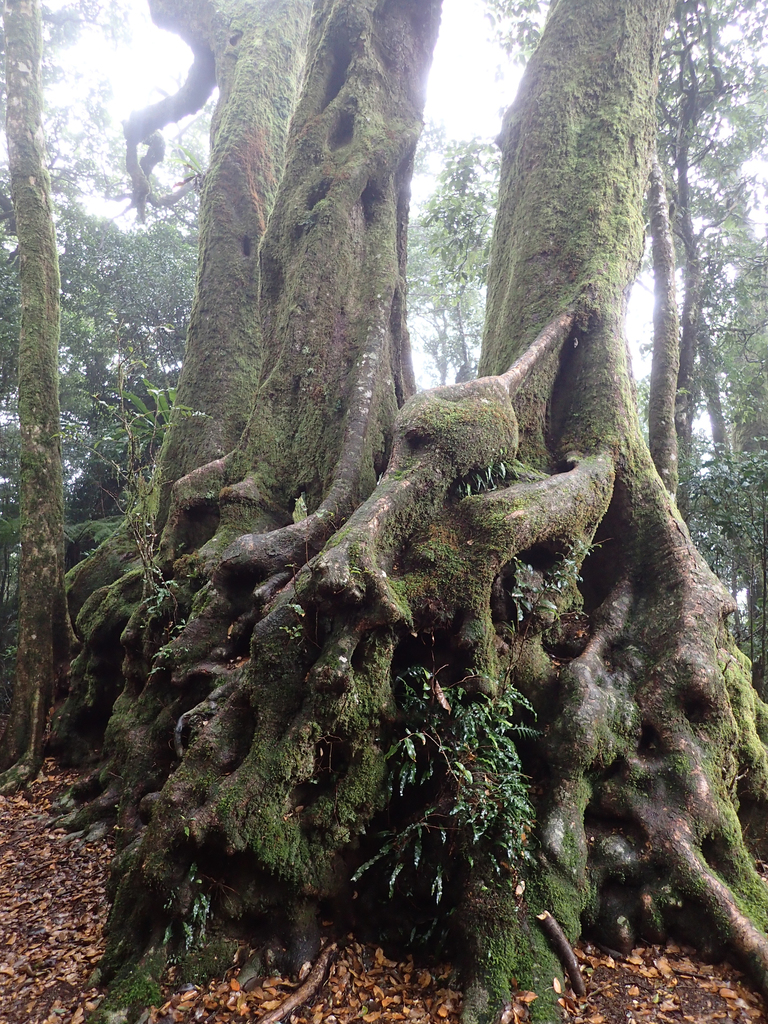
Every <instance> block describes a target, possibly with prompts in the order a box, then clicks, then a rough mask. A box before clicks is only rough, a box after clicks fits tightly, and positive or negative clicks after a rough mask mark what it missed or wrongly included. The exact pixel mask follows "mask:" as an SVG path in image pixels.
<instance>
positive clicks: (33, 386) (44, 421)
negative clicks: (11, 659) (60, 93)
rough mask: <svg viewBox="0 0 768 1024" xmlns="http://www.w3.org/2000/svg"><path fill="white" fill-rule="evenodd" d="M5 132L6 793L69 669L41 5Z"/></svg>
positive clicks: (11, 37) (29, 3)
mask: <svg viewBox="0 0 768 1024" xmlns="http://www.w3.org/2000/svg"><path fill="white" fill-rule="evenodd" d="M3 25H4V29H5V66H6V90H7V115H6V132H7V138H8V156H9V167H10V172H11V193H12V196H13V205H14V214H15V218H16V232H17V236H18V240H19V268H20V271H19V272H20V278H21V334H20V340H19V431H20V436H21V476H20V480H21V483H20V493H19V498H20V508H21V562H20V566H19V642H18V656H17V661H16V679H15V685H14V693H13V703H12V706H11V714H10V719H9V721H8V725H7V727H6V730H5V733H4V735H3V737H2V748H1V749H0V771H2V774H0V792H10V791H13V790H14V789H15V788H17V787H18V786H19V785H22V784H24V783H26V782H28V781H29V780H30V779H32V778H34V777H35V775H36V774H37V772H38V770H39V768H40V765H41V764H42V759H43V744H44V739H45V729H46V723H47V719H48V713H49V712H50V710H51V707H52V705H53V697H54V690H55V684H56V679H57V676H59V675H60V674H61V673H62V672H63V671H64V670H65V668H66V664H67V660H68V653H69V635H70V627H69V619H68V617H67V610H66V600H65V595H64V532H63V530H64V523H63V490H62V467H61V440H60V425H59V391H58V388H59V380H58V346H59V263H58V255H57V251H56V238H55V234H54V228H53V217H52V211H51V200H50V181H49V177H48V168H47V163H46V154H45V142H44V136H43V121H42V83H41V60H42V29H41V15H40V5H39V3H38V2H37V0H8V2H7V3H6V4H5V8H4V12H3Z"/></svg>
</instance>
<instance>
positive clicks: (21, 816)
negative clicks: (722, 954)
mask: <svg viewBox="0 0 768 1024" xmlns="http://www.w3.org/2000/svg"><path fill="white" fill-rule="evenodd" d="M77 778H78V776H77V775H76V774H74V773H66V772H62V771H60V770H58V769H57V768H56V766H55V764H54V763H53V762H50V761H49V762H46V765H45V767H44V770H43V772H42V773H41V775H40V777H39V778H38V779H37V780H36V781H35V783H34V784H33V785H32V787H31V789H30V790H29V791H28V792H27V793H26V794H20V795H17V796H14V797H7V798H5V799H3V798H0V1024H54V1022H55V1024H84V1022H85V1021H86V1020H87V1018H88V1016H89V1014H90V1013H91V1012H92V1011H93V1010H95V1009H96V1008H97V1007H98V1005H99V1003H100V1002H101V1000H102V999H103V992H102V991H101V990H99V989H98V988H93V987H89V986H88V981H89V979H90V977H91V974H92V972H93V969H94V967H95V966H96V964H97V963H98V961H99V958H100V956H101V954H102V952H103V948H104V942H103V937H102V927H103V924H104V922H105V920H106V915H107V910H108V907H107V903H106V896H105V883H106V878H107V873H108V867H109V859H110V857H111V853H112V843H111V840H110V838H109V837H108V836H104V835H99V831H100V830H99V829H95V830H93V831H92V832H90V833H88V834H78V835H74V836H73V835H68V834H66V833H65V832H64V831H63V830H61V829H56V828H55V827H54V825H52V824H51V823H50V822H49V818H50V810H51V803H52V800H53V798H54V796H55V794H56V793H58V792H59V791H60V790H61V789H62V788H64V787H65V786H68V785H71V784H72V783H73V782H75V781H76V779H77ZM341 947H342V948H340V949H339V951H338V954H337V956H336V958H335V960H334V962H333V963H332V965H331V968H330V971H329V974H328V979H327V981H326V983H325V985H324V986H323V987H322V988H321V989H320V991H319V992H318V993H317V995H316V996H315V997H314V999H312V1000H310V1001H309V1003H308V1004H307V1005H304V1006H300V1007H296V1008H295V1009H294V1010H293V1012H291V1013H290V1015H289V1016H288V1017H287V1018H286V1021H287V1022H289V1024H351V1022H353V1021H354V1022H364V1021H365V1022H369V1024H374V1022H375V1021H380V1022H381V1024H388V1022H390V1021H391V1022H393V1024H394V1022H397V1021H410V1022H414V1024H458V1022H459V1019H460V1013H461V995H460V993H459V991H458V990H457V988H456V983H455V978H454V976H453V972H452V970H451V968H450V966H449V965H438V966H435V965H430V966H423V965H419V964H417V963H415V962H414V960H413V958H412V957H408V958H406V959H405V960H402V961H396V960H392V959H389V958H388V957H387V956H386V954H385V953H384V951H383V949H381V948H377V947H373V946H363V945H361V944H359V943H357V942H355V941H354V939H353V938H352V937H351V936H350V937H349V938H348V939H347V940H345V942H344V943H341ZM247 952H248V951H247V950H241V954H243V953H244V954H245V955H246V956H247ZM576 956H577V958H578V960H579V964H580V967H581V970H582V973H583V975H584V977H585V982H586V986H587V995H586V997H585V998H583V999H579V998H577V997H575V996H574V994H573V992H572V991H571V989H570V987H569V986H567V985H566V983H565V981H564V980H563V978H562V976H560V977H555V978H553V979H552V983H551V984H552V989H553V990H554V995H555V997H556V998H557V1001H558V1003H559V1004H560V1006H561V1008H562V1010H563V1013H564V1018H565V1019H566V1020H567V1021H568V1024H716V1022H720V1021H735V1022H739V1024H768V1014H767V1013H766V1007H765V1004H764V1002H763V1000H762V998H761V997H760V996H759V995H758V994H757V993H756V992H755V991H754V990H753V989H752V988H751V986H750V984H749V981H748V979H746V977H745V976H744V974H743V973H742V972H740V971H738V970H736V969H735V968H733V967H732V966H731V965H729V964H727V963H726V964H719V965H716V966H712V965H709V964H704V963H701V962H700V961H698V960H697V959H695V953H694V951H693V950H691V949H686V948H683V947H680V946H676V945H674V944H671V943H668V944H667V946H666V947H660V946H643V947H639V948H637V949H634V950H633V951H632V954H631V955H630V956H628V957H626V958H623V959H621V960H620V959H618V958H617V959H614V957H612V956H611V955H610V954H608V953H607V952H602V951H600V950H599V949H597V948H596V947H595V946H592V945H590V944H589V943H581V944H580V945H579V946H578V947H577V949H576ZM239 962H240V963H242V956H241V958H240V959H239ZM165 982H166V983H165V986H164V988H163V992H164V1002H163V1003H162V1005H161V1006H158V1007H147V1008H146V1012H145V1013H144V1014H142V1017H141V1018H140V1020H141V1021H142V1024H175V1022H198V1021H202V1022H205V1024H223V1022H229V1021H232V1022H238V1021H247V1020H252V1021H254V1022H258V1021H259V1020H262V1019H263V1018H264V1017H265V1016H266V1015H268V1014H271V1013H272V1012H273V1011H276V1010H278V1009H279V1007H280V1006H281V1005H282V1004H283V1002H284V1000H285V999H287V998H288V997H289V996H290V995H291V993H293V992H294V991H295V990H296V989H297V987H298V985H299V984H300V982H298V981H292V980H291V979H289V978H285V977H270V978H260V977H254V976H253V975H252V974H250V973H249V971H248V968H247V967H241V966H233V967H232V968H231V969H230V970H229V971H228V972H227V973H226V975H225V976H224V977H223V978H221V979H215V980H213V981H211V982H210V983H209V984H207V985H182V984H180V982H178V981H177V980H176V979H175V977H174V969H173V968H172V969H171V971H170V972H169V975H168V977H167V979H165ZM537 998H538V995H537V993H535V992H525V991H520V992H516V993H515V994H514V996H513V998H512V1000H511V1001H510V1003H508V1004H507V1005H506V1006H505V1007H504V1009H503V1012H502V1013H501V1014H500V1017H499V1024H525V1022H526V1021H528V1020H529V1017H530V1012H529V1011H530V1006H531V1004H532V1003H533V1002H535V1000H536V999H537Z"/></svg>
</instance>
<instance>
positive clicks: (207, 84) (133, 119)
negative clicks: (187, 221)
mask: <svg viewBox="0 0 768 1024" xmlns="http://www.w3.org/2000/svg"><path fill="white" fill-rule="evenodd" d="M215 86H216V68H215V64H214V59H213V53H212V52H211V51H210V50H209V49H205V48H202V47H201V48H200V49H198V50H196V52H195V59H194V61H193V62H192V67H191V68H190V69H189V74H188V75H187V80H186V81H185V82H184V84H183V85H182V87H181V88H180V89H179V91H178V92H177V93H175V95H173V96H166V97H165V99H162V100H160V102H159V103H154V104H153V105H152V106H150V107H145V108H144V110H136V111H134V112H133V113H132V114H131V116H130V117H129V118H128V120H127V121H125V122H124V124H123V134H124V135H125V143H126V156H125V163H126V167H127V169H128V173H129V174H130V176H131V183H132V185H133V197H132V205H133V206H135V207H136V209H137V211H138V213H139V218H140V219H142V220H143V219H144V211H145V208H146V204H147V202H148V201H151V199H150V197H151V195H152V187H151V185H150V183H149V176H150V174H151V173H152V171H153V169H154V168H155V166H156V165H157V164H158V163H160V162H161V161H162V159H163V156H164V155H165V142H164V140H163V137H162V135H161V134H160V129H161V128H164V127H165V126H166V125H167V124H171V123H172V122H175V121H180V120H181V118H182V117H186V116H187V115H188V114H196V113H197V111H198V110H200V108H201V107H203V106H204V105H205V103H206V101H207V100H208V97H209V96H210V95H211V93H212V92H213V90H214V88H215ZM140 143H144V144H145V145H147V146H148V147H149V148H148V150H147V153H146V154H145V156H144V157H143V158H142V159H141V160H139V157H138V152H137V147H138V145H139V144H140ZM154 205H158V201H157V200H156V201H155V202H154ZM162 205H168V204H162Z"/></svg>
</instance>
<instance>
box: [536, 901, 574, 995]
mask: <svg viewBox="0 0 768 1024" xmlns="http://www.w3.org/2000/svg"><path fill="white" fill-rule="evenodd" d="M536 920H537V921H538V922H539V924H540V925H541V929H542V931H543V932H544V934H545V935H546V936H547V938H548V939H549V941H550V943H551V944H552V948H553V949H554V951H555V952H556V953H557V955H558V957H559V958H560V963H561V964H562V965H563V970H564V971H566V973H567V974H568V977H569V979H570V982H571V987H572V988H573V991H574V992H575V993H576V995H577V996H583V995H584V993H585V992H586V988H585V987H584V979H583V978H582V976H581V971H580V969H579V961H578V960H577V959H576V954H575V953H574V952H573V947H572V946H571V944H570V942H569V941H568V939H567V938H566V937H565V932H564V931H563V929H562V928H561V927H560V925H559V924H558V923H557V921H556V920H555V919H554V917H552V915H551V914H550V913H549V911H548V910H545V911H543V912H542V913H541V914H537V915H536Z"/></svg>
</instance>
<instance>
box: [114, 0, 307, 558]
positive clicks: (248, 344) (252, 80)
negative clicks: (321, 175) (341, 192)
mask: <svg viewBox="0 0 768 1024" xmlns="http://www.w3.org/2000/svg"><path fill="white" fill-rule="evenodd" d="M151 6H152V14H153V17H154V19H155V21H156V22H157V23H158V24H159V25H161V26H162V27H164V28H170V29H172V30H173V31H176V32H178V33H179V34H180V35H181V36H182V37H183V38H184V39H185V40H186V41H187V42H188V43H189V44H190V46H191V47H192V49H193V51H194V52H195V53H196V55H198V56H197V59H198V61H199V62H200V63H201V64H202V65H205V66H207V64H208V63H212V65H213V69H214V76H215V82H216V85H217V86H218V88H219V100H218V103H217V106H216V112H215V114H214V117H213V121H212V124H211V156H210V165H209V167H208V170H207V171H206V174H205V178H204V182H203V187H202V194H201V203H200V258H199V265H198V278H197V287H196V290H195V299H194V304H193V308H192V314H191V317H190V323H189V329H188V333H187V345H186V351H185V355H184V365H183V368H182V372H181V377H180V380H179V387H178V393H177V403H178V405H179V406H180V407H182V408H183V409H186V410H192V412H193V413H194V415H189V414H188V412H182V413H176V414H175V415H174V417H173V421H172V422H173V425H172V428H171V430H170V431H169V432H168V437H167V439H166V441H165V442H164V445H163V449H162V452H161V455H160V460H159V463H160V474H161V486H162V496H161V501H160V512H159V517H158V525H159V527H160V528H162V525H163V522H164V520H165V517H166V514H167V511H168V502H169V498H170V488H171V486H172V485H173V484H174V482H175V481H177V480H179V479H180V478H181V477H182V476H184V475H185V474H187V473H189V472H191V471H192V470H194V469H197V468H198V467H199V466H202V465H204V464H206V463H208V462H210V461H211V460H213V459H218V458H221V457H222V456H224V455H226V454H227V453H228V452H230V451H232V449H233V448H234V447H235V445H236V444H237V442H238V440H239V438H240V435H241V434H242V432H243V428H244V427H245V425H246V423H247V422H248V416H249V414H250V412H251V409H252V407H253V397H254V388H255V386H256V382H257V380H258V367H259V362H260V359H261V351H262V345H261V337H260V334H261V324H260V319H259V312H258V259H259V246H260V243H261V238H262V236H263V234H264V231H265V229H266V225H267V221H268V219H269V214H270V211H271V209H272V205H273V203H274V199H275V192H276V189H277V184H278V182H279V180H280V176H281V173H282V168H283V160H284V152H285V142H286V136H287V131H288V122H289V119H290V116H291V112H292V111H293V108H294V105H295V101H296V90H297V88H298V84H299V81H300V80H301V75H302V71H303V67H304V49H305V46H306V35H307V27H308V22H309V14H310V10H311V2H310V0H259V2H257V3H245V2H242V0H227V2H226V3H213V2H211V0H195V2H194V3H191V4H190V3H187V2H184V3H180V2H179V0H153V3H152V5H151ZM134 116H136V115H134ZM139 134H140V133H139ZM201 519H202V522H201V523H200V524H199V528H198V530H197V534H198V537H197V538H196V539H198V540H199V534H200V532H201V531H202V532H205V531H206V530H209V531H210V532H212V530H213V529H215V514H214V516H213V522H211V521H210V519H211V517H210V516H206V515H204V514H202V513H201ZM206 539H207V538H206Z"/></svg>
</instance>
